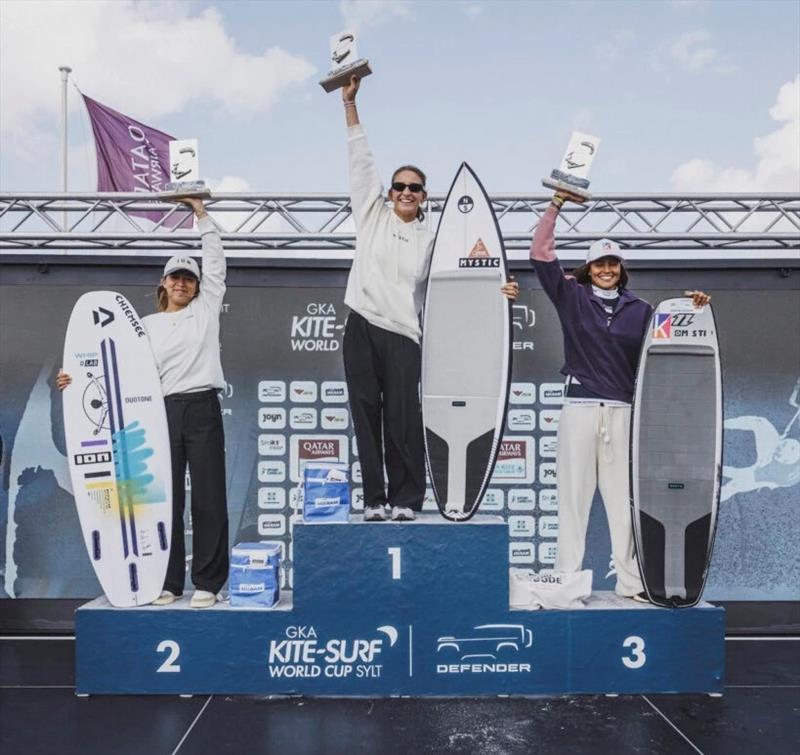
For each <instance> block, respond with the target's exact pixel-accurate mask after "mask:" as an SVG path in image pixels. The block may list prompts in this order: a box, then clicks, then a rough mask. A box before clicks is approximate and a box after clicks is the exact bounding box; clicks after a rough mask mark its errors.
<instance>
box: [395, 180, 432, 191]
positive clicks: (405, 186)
mask: <svg viewBox="0 0 800 755" xmlns="http://www.w3.org/2000/svg"><path fill="white" fill-rule="evenodd" d="M392 188H393V189H394V190H395V191H399V192H403V191H405V190H406V189H408V190H409V191H413V192H414V194H419V193H420V192H421V191H425V187H424V186H423V185H422V184H404V183H402V182H401V181H395V182H394V183H393V184H392Z"/></svg>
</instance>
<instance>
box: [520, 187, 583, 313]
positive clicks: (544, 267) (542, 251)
mask: <svg viewBox="0 0 800 755" xmlns="http://www.w3.org/2000/svg"><path fill="white" fill-rule="evenodd" d="M568 198H569V195H567V194H563V193H561V192H557V193H556V194H555V195H554V196H553V200H552V201H551V202H550V205H549V206H548V208H547V209H546V210H545V211H544V215H542V218H541V220H539V223H538V224H537V226H536V231H535V233H534V234H533V240H532V241H531V249H530V260H531V264H532V265H533V266H534V268H536V274H537V275H538V276H539V281H540V282H541V284H542V288H543V289H544V292H545V293H546V294H547V296H548V297H549V298H550V300H551V301H552V302H554V303H557V301H558V300H559V299H560V298H561V297H562V296H563V295H564V293H565V292H567V291H569V290H571V289H572V288H574V287H575V286H576V285H577V284H576V282H575V279H574V278H572V277H568V276H566V275H564V271H563V270H562V269H561V265H559V263H558V257H556V240H555V226H556V218H558V213H559V212H560V211H561V205H563V204H564V201H565V200H566V199H568Z"/></svg>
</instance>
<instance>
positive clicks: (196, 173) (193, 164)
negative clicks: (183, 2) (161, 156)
mask: <svg viewBox="0 0 800 755" xmlns="http://www.w3.org/2000/svg"><path fill="white" fill-rule="evenodd" d="M169 175H170V178H171V179H172V180H171V181H170V182H169V183H168V184H167V186H166V191H163V192H161V194H160V197H161V199H164V200H166V201H168V202H178V201H180V200H181V199H185V198H186V197H196V198H200V199H207V198H208V197H210V196H211V191H210V189H209V188H208V187H207V186H206V182H205V181H202V180H201V179H200V159H199V155H198V146H197V139H175V140H173V141H171V142H170V143H169Z"/></svg>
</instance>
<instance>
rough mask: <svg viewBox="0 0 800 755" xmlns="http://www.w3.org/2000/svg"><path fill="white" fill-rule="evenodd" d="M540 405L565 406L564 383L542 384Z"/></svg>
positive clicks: (540, 387) (540, 386)
mask: <svg viewBox="0 0 800 755" xmlns="http://www.w3.org/2000/svg"><path fill="white" fill-rule="evenodd" d="M539 403H540V404H563V403H564V383H541V384H540V385H539Z"/></svg>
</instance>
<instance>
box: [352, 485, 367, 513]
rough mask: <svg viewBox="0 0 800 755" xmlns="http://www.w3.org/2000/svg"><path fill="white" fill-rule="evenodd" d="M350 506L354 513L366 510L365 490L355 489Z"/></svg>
mask: <svg viewBox="0 0 800 755" xmlns="http://www.w3.org/2000/svg"><path fill="white" fill-rule="evenodd" d="M350 506H351V507H352V509H353V511H363V510H364V488H353V494H352V496H351V497H350Z"/></svg>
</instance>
